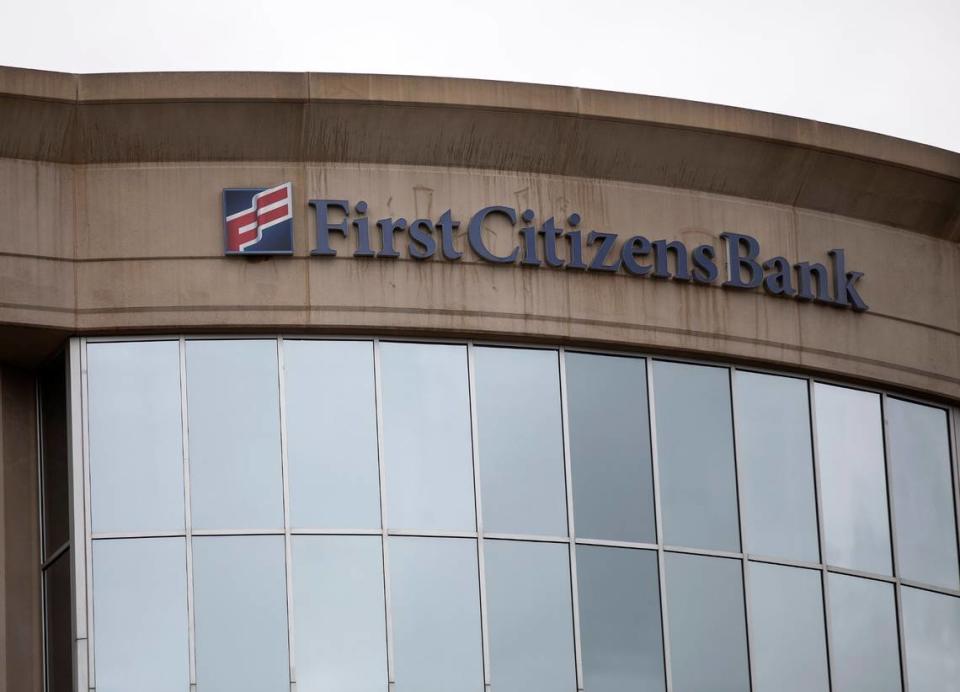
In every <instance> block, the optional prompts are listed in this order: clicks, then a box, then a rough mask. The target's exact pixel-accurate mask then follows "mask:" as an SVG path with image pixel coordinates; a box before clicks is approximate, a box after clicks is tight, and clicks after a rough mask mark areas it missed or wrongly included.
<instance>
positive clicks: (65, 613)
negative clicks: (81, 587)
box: [43, 550, 73, 692]
mask: <svg viewBox="0 0 960 692" xmlns="http://www.w3.org/2000/svg"><path fill="white" fill-rule="evenodd" d="M43 585H44V599H45V601H44V616H45V618H46V623H45V625H44V631H45V633H46V637H47V642H46V670H47V692H73V624H72V622H71V613H72V612H73V603H72V602H71V598H70V591H71V586H70V551H69V550H67V551H65V552H64V553H63V554H62V555H60V557H58V558H57V559H56V560H54V562H53V564H51V565H50V566H49V567H48V568H47V570H46V571H45V572H44V573H43Z"/></svg>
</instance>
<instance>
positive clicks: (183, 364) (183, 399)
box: [177, 336, 197, 690]
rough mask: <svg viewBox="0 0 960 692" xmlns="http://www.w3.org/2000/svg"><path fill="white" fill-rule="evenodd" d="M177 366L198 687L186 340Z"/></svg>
mask: <svg viewBox="0 0 960 692" xmlns="http://www.w3.org/2000/svg"><path fill="white" fill-rule="evenodd" d="M177 346H178V351H179V368H180V446H181V456H182V458H183V530H184V542H185V546H184V547H185V549H186V569H187V647H188V656H189V664H190V689H191V690H195V689H196V686H197V637H196V634H197V633H196V618H195V613H194V604H193V590H194V589H193V515H192V507H191V502H192V500H191V485H190V424H189V418H188V417H187V416H188V408H187V342H186V339H185V338H184V337H182V336H181V337H180V339H179V341H178V344H177Z"/></svg>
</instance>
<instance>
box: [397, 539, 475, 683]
mask: <svg viewBox="0 0 960 692" xmlns="http://www.w3.org/2000/svg"><path fill="white" fill-rule="evenodd" d="M389 548H390V601H391V604H392V606H393V646H394V653H395V655H396V658H395V663H394V666H395V669H396V688H397V692H482V690H483V644H482V641H481V631H480V583H479V576H478V571H477V543H476V541H473V540H467V539H462V538H411V537H393V538H391V539H390V544H389Z"/></svg>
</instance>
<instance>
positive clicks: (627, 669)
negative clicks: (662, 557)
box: [577, 545, 665, 692]
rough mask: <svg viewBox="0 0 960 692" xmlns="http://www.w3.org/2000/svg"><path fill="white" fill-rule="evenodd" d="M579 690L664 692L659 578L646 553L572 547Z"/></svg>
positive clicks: (652, 558) (654, 558)
mask: <svg viewBox="0 0 960 692" xmlns="http://www.w3.org/2000/svg"><path fill="white" fill-rule="evenodd" d="M577 591H578V592H579V594H580V643H581V657H582V660H583V678H584V689H587V690H590V691H591V692H623V690H648V691H650V692H653V691H654V690H663V689H664V685H665V682H664V675H663V637H662V629H661V624H660V577H659V573H658V567H657V554H656V553H655V552H652V551H647V550H630V549H624V548H605V547H598V546H588V545H578V546H577Z"/></svg>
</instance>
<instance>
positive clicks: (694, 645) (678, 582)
mask: <svg viewBox="0 0 960 692" xmlns="http://www.w3.org/2000/svg"><path fill="white" fill-rule="evenodd" d="M658 398H659V395H658ZM657 403H658V404H659V400H658V402H657ZM666 580H667V613H668V615H669V618H670V666H671V673H672V675H673V689H674V690H677V692H699V691H700V690H710V692H744V691H746V690H749V689H750V675H749V673H748V670H747V633H746V626H745V625H744V610H743V575H742V573H741V567H740V561H739V560H728V559H724V558H715V557H702V556H699V555H683V554H680V553H667V554H666Z"/></svg>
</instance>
